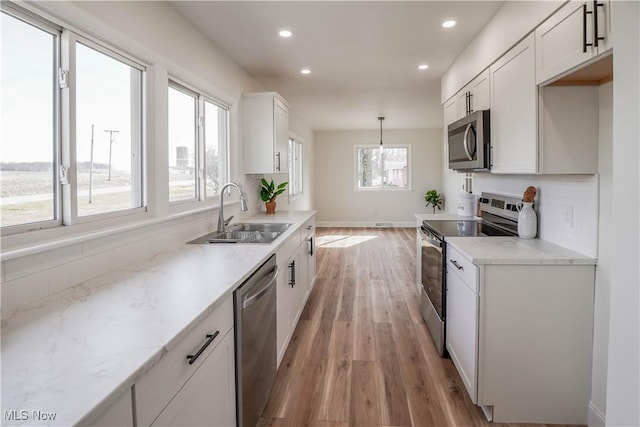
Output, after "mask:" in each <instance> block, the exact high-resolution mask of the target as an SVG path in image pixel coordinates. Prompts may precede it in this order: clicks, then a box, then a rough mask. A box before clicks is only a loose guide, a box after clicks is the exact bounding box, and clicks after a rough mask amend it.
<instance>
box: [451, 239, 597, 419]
mask: <svg viewBox="0 0 640 427" xmlns="http://www.w3.org/2000/svg"><path fill="white" fill-rule="evenodd" d="M447 251H448V253H447V349H448V351H449V353H450V354H451V359H452V361H453V363H454V366H455V368H456V370H457V371H458V372H459V374H460V377H461V378H462V381H463V383H464V385H465V388H466V389H467V391H468V393H469V396H470V397H471V400H472V401H473V402H474V403H476V404H477V405H478V406H481V407H482V408H483V410H484V412H485V414H486V415H487V417H488V418H489V419H492V420H493V421H494V422H497V423H539V424H586V423H587V412H588V411H587V407H588V405H589V399H590V385H591V354H592V333H593V298H594V284H595V266H594V265H586V264H576V263H573V261H567V262H566V263H563V264H542V263H530V262H531V260H528V261H524V262H523V263H518V261H517V260H516V259H509V260H508V261H506V263H504V264H500V263H499V261H498V260H494V261H492V263H490V264H484V263H480V264H479V265H473V264H471V261H470V259H472V258H469V256H468V255H465V253H464V251H462V250H460V249H459V248H458V247H454V246H453V245H451V244H449V245H447ZM452 261H456V263H455V264H457V266H456V265H455V264H454V263H453V262H452ZM458 267H462V268H458ZM474 276H475V278H474Z"/></svg>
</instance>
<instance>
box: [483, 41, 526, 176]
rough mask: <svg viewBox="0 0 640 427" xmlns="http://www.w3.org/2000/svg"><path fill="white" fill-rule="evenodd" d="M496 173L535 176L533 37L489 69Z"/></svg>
mask: <svg viewBox="0 0 640 427" xmlns="http://www.w3.org/2000/svg"><path fill="white" fill-rule="evenodd" d="M489 71H490V73H491V82H490V87H491V148H492V156H491V157H492V169H491V172H493V173H536V172H537V166H538V138H537V127H538V126H537V124H538V120H537V117H538V116H537V100H538V97H537V93H538V91H537V86H536V79H535V53H534V37H533V34H530V35H529V36H528V37H527V38H525V39H524V40H523V41H521V42H520V43H519V44H517V45H516V46H515V47H514V48H512V49H511V50H510V51H509V52H507V53H506V54H505V55H504V56H503V57H502V58H500V59H499V60H498V61H496V62H495V63H494V64H493V65H492V66H491V67H490V69H489Z"/></svg>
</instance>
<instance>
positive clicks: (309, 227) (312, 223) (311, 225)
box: [300, 217, 316, 242]
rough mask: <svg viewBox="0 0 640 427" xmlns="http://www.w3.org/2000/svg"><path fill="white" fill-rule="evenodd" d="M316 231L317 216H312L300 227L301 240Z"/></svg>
mask: <svg viewBox="0 0 640 427" xmlns="http://www.w3.org/2000/svg"><path fill="white" fill-rule="evenodd" d="M315 231H316V218H315V217H313V218H310V219H309V220H307V222H305V223H304V224H303V225H302V227H301V228H300V242H302V241H304V240H307V239H308V238H309V236H311V235H312V234H314V233H315Z"/></svg>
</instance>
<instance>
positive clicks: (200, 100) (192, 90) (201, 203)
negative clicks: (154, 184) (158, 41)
mask: <svg viewBox="0 0 640 427" xmlns="http://www.w3.org/2000/svg"><path fill="white" fill-rule="evenodd" d="M167 77H168V80H167V91H168V90H169V87H174V88H175V89H177V90H183V91H185V93H187V94H189V95H192V96H196V100H197V108H198V111H197V113H198V117H197V118H196V140H197V148H196V164H197V165H198V171H197V173H196V187H197V194H196V198H194V199H188V200H176V201H169V198H168V197H167V202H168V203H169V217H173V216H174V215H176V214H184V213H189V212H194V213H195V212H197V211H199V210H201V209H202V208H203V207H207V208H210V207H211V208H215V207H218V205H219V194H216V195H213V196H208V197H207V196H206V189H205V180H204V174H205V169H204V164H205V153H204V150H205V141H204V131H203V129H204V103H205V101H207V102H210V103H212V104H214V105H216V106H218V107H220V108H222V109H224V110H226V111H227V119H226V127H227V132H226V137H225V141H224V154H225V171H224V176H222V177H221V181H223V182H227V181H228V180H229V176H230V173H229V169H230V159H229V151H230V150H229V134H230V129H229V125H230V110H231V106H230V105H229V104H227V103H226V102H224V101H223V100H221V99H219V98H217V97H215V96H212V95H210V94H209V93H208V92H207V91H204V90H201V89H199V88H197V87H195V86H194V85H191V84H189V83H186V82H185V81H184V80H181V79H180V78H177V77H175V76H174V75H173V74H168V75H167ZM167 108H168V105H167ZM168 142H169V141H168V135H167V149H168ZM168 185H169V182H168V181H167V191H168Z"/></svg>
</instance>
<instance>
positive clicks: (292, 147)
mask: <svg viewBox="0 0 640 427" xmlns="http://www.w3.org/2000/svg"><path fill="white" fill-rule="evenodd" d="M301 194H302V141H300V140H298V139H296V138H289V196H290V197H291V198H295V197H298V196H299V195H301Z"/></svg>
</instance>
